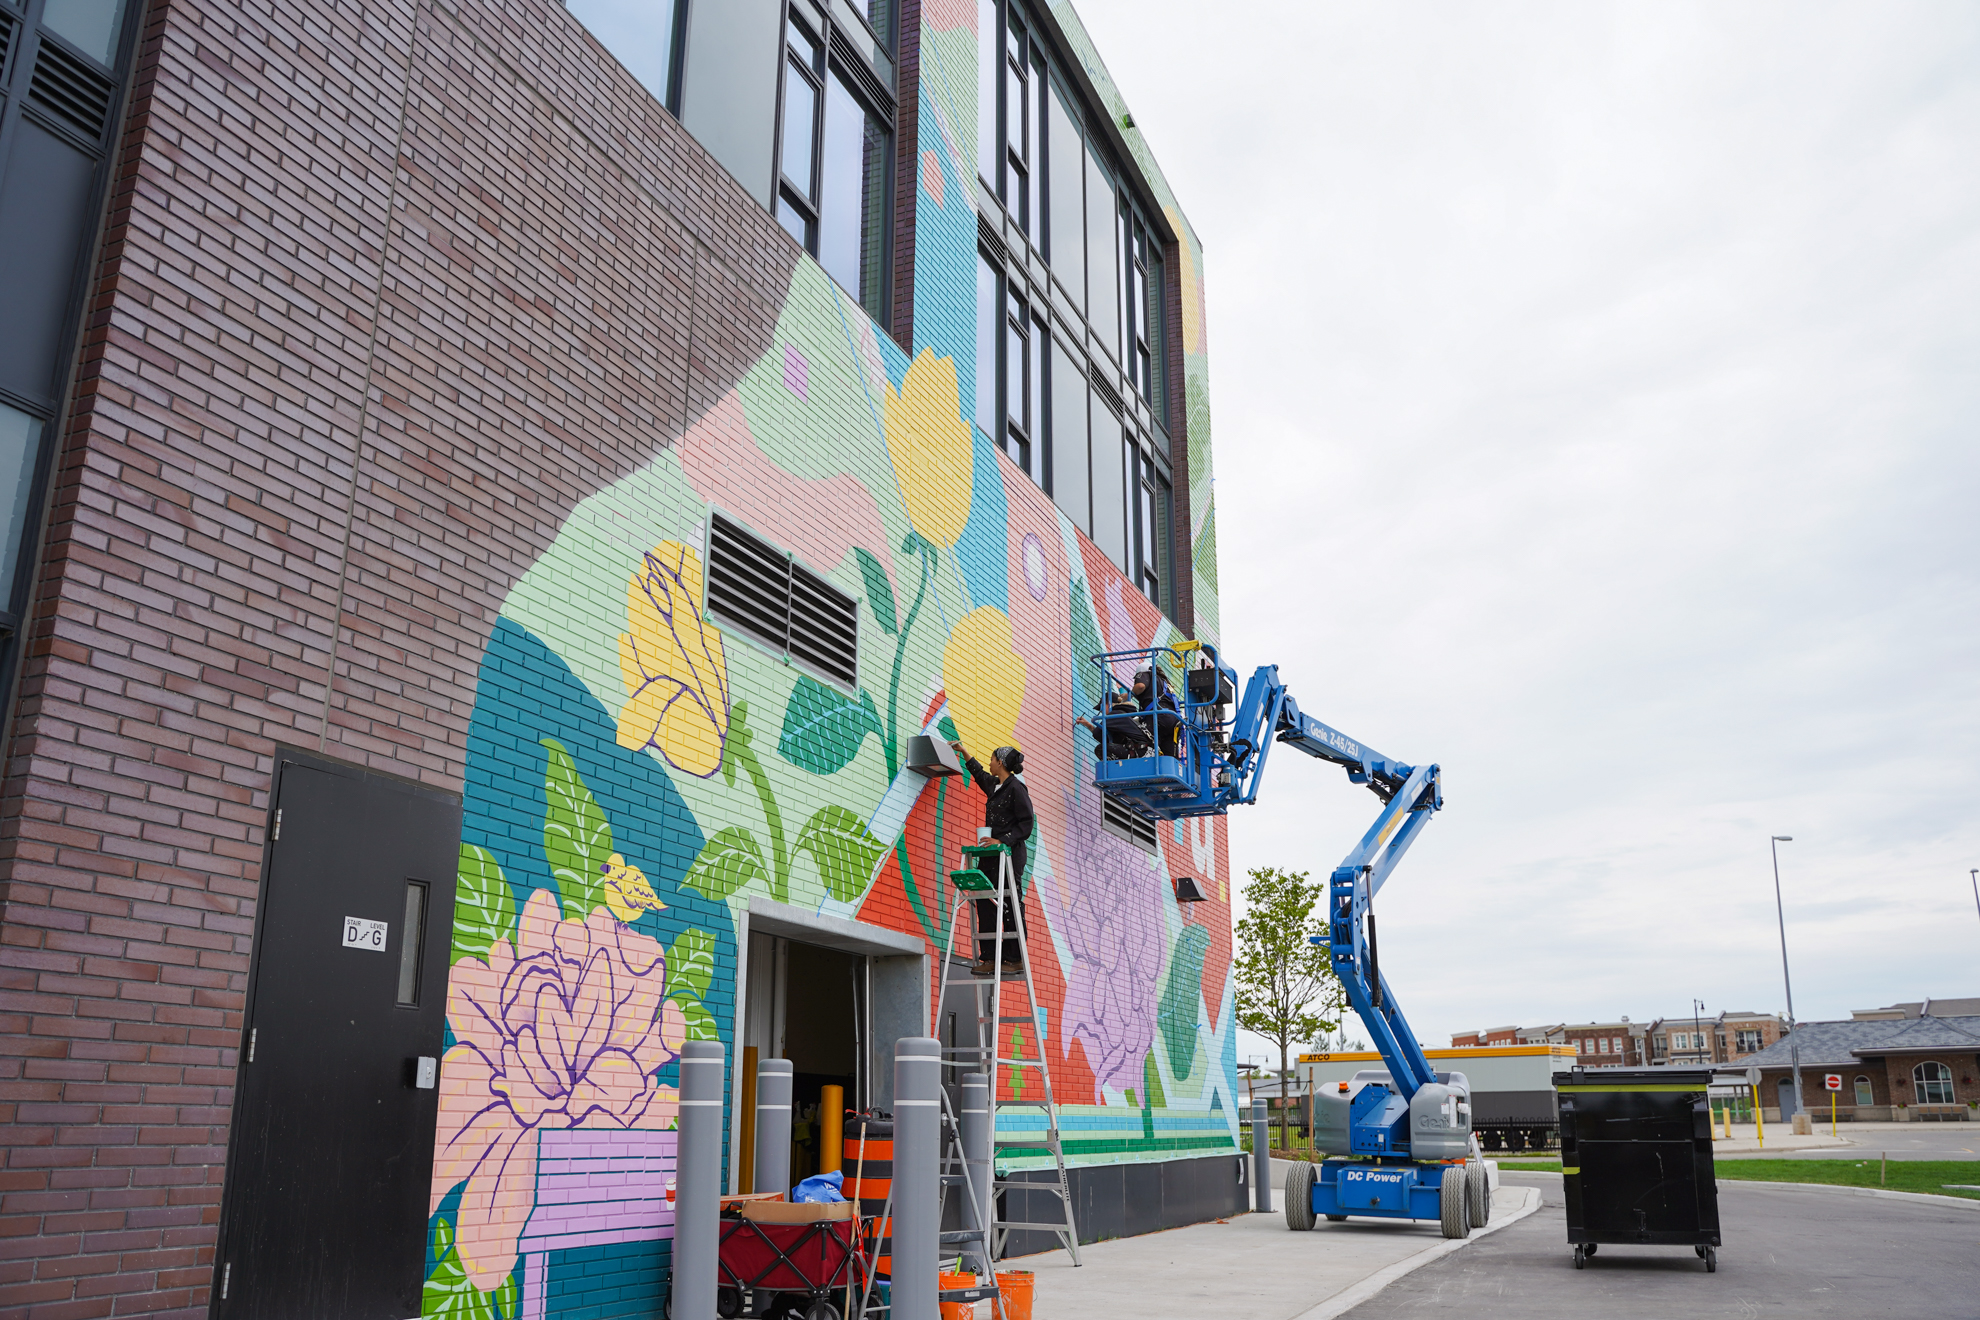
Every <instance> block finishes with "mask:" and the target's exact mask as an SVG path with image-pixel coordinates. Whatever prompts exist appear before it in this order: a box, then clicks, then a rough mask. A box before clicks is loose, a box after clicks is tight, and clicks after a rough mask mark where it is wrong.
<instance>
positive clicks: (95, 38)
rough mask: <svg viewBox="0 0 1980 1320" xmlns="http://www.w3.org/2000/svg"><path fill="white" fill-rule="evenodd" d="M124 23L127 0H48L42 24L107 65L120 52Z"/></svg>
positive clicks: (43, 12)
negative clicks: (119, 34) (118, 37)
mask: <svg viewBox="0 0 1980 1320" xmlns="http://www.w3.org/2000/svg"><path fill="white" fill-rule="evenodd" d="M123 25H124V0H48V4H47V6H46V7H45V8H43V9H42V11H41V26H43V27H45V28H47V29H48V30H49V31H50V32H53V33H55V34H56V35H57V36H60V37H61V38H62V39H64V40H65V41H67V42H69V43H70V44H71V45H73V46H75V47H76V48H77V49H79V50H81V51H82V52H83V53H84V54H86V55H89V56H91V57H92V58H94V59H95V60H96V61H97V62H98V63H99V64H104V65H108V64H109V63H110V61H111V60H112V58H114V57H115V55H116V53H117V33H118V31H119V29H121V28H122V27H123Z"/></svg>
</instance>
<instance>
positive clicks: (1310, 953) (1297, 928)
mask: <svg viewBox="0 0 1980 1320" xmlns="http://www.w3.org/2000/svg"><path fill="white" fill-rule="evenodd" d="M1249 876H1250V878H1249V879H1248V880H1247V881H1246V882H1245V886H1244V901H1245V915H1244V916H1243V917H1242V918H1241V919H1240V920H1239V921H1238V923H1237V963H1236V971H1237V1019H1238V1025H1239V1026H1241V1027H1243V1028H1244V1029H1245V1030H1246V1031H1250V1032H1255V1033H1257V1034H1258V1035H1260V1036H1264V1037H1265V1038H1267V1039H1268V1040H1271V1041H1273V1042H1274V1043H1275V1044H1277V1045H1278V1047H1279V1076H1280V1078H1281V1079H1284V1078H1285V1077H1286V1072H1287V1062H1288V1061H1287V1056H1288V1054H1289V1053H1290V1052H1291V1048H1292V1044H1293V1042H1294V1041H1307V1040H1312V1039H1313V1038H1314V1037H1315V1036H1318V1035H1320V1034H1321V1033H1323V1032H1330V1031H1333V1030H1335V1029H1336V1028H1337V1027H1339V1026H1340V1019H1341V1015H1342V1013H1343V1011H1344V1010H1345V1009H1346V1007H1347V994H1346V992H1345V991H1344V990H1343V989H1342V988H1341V983H1340V981H1339V980H1337V979H1336V978H1335V976H1334V969H1333V968H1332V966H1330V965H1329V962H1328V958H1327V947H1326V944H1325V940H1326V937H1327V920H1326V912H1327V906H1326V897H1327V884H1326V881H1324V880H1321V881H1311V880H1308V879H1307V873H1306V872H1304V871H1281V870H1279V869H1278V868H1276V867H1270V866H1263V867H1258V868H1256V869H1254V870H1252V871H1251V872H1249ZM1316 937H1317V938H1319V939H1320V940H1321V941H1322V943H1320V944H1318V945H1315V944H1313V943H1312V942H1311V941H1312V940H1313V939H1314V938H1316ZM1282 1094H1283V1092H1282ZM1279 1124H1280V1137H1281V1141H1282V1143H1283V1140H1284V1130H1285V1111H1284V1110H1283V1109H1282V1110H1281V1111H1280V1118H1279Z"/></svg>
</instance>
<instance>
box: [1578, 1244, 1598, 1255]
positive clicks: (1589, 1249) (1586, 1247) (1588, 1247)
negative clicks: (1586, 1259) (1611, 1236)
mask: <svg viewBox="0 0 1980 1320" xmlns="http://www.w3.org/2000/svg"><path fill="white" fill-rule="evenodd" d="M1601 1245H1602V1244H1601V1243H1599V1242H1587V1243H1583V1244H1582V1248H1581V1250H1582V1252H1583V1253H1584V1254H1585V1255H1589V1256H1592V1255H1594V1254H1595V1248H1597V1247H1599V1246H1601Z"/></svg>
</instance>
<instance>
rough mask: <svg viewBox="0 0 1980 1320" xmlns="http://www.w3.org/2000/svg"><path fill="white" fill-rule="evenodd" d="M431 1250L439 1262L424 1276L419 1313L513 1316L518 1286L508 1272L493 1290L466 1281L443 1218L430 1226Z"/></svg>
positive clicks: (506, 1319)
mask: <svg viewBox="0 0 1980 1320" xmlns="http://www.w3.org/2000/svg"><path fill="white" fill-rule="evenodd" d="M433 1254H434V1255H435V1256H436V1257H438V1258H439V1261H440V1264H439V1266H438V1268H436V1269H435V1270H434V1271H433V1275H432V1277H431V1278H429V1279H427V1281H426V1286H425V1288H424V1289H423V1290H422V1296H421V1297H420V1304H419V1313H420V1315H421V1316H424V1317H432V1316H444V1317H447V1320H515V1316H516V1314H517V1312H518V1311H519V1310H520V1309H521V1306H520V1301H521V1298H520V1296H519V1294H520V1292H521V1289H519V1288H518V1287H517V1286H516V1276H515V1275H514V1274H513V1273H511V1274H510V1275H509V1277H508V1278H506V1279H504V1280H502V1286H501V1287H499V1288H497V1289H496V1290H495V1291H494V1292H482V1291H481V1290H480V1289H478V1288H476V1287H475V1286H474V1284H472V1283H470V1282H469V1281H468V1276H467V1267H466V1266H465V1265H463V1264H461V1253H460V1249H459V1247H458V1245H457V1244H456V1243H455V1241H454V1226H453V1225H452V1224H451V1223H449V1222H448V1221H447V1220H445V1219H442V1220H440V1221H439V1222H438V1223H437V1224H435V1225H434V1228H433Z"/></svg>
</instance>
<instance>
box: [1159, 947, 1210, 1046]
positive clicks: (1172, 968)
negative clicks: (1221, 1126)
mask: <svg viewBox="0 0 1980 1320" xmlns="http://www.w3.org/2000/svg"><path fill="white" fill-rule="evenodd" d="M1209 951H1210V931H1209V930H1208V928H1206V927H1203V926H1184V927H1183V928H1182V933H1181V934H1179V935H1177V936H1176V944H1175V947H1174V948H1173V949H1171V950H1170V951H1169V979H1168V982H1167V984H1165V985H1164V986H1163V987H1162V1001H1161V1004H1160V1006H1159V1007H1158V1008H1157V1009H1156V1010H1155V1021H1156V1023H1157V1024H1158V1025H1159V1026H1160V1028H1161V1031H1162V1046H1163V1048H1164V1049H1166V1050H1167V1051H1168V1053H1169V1071H1170V1072H1172V1073H1174V1074H1175V1077H1176V1080H1177V1081H1179V1082H1181V1081H1187V1080H1188V1079H1189V1074H1190V1070H1191V1069H1193V1068H1194V1067H1195V1066H1196V1001H1197V999H1198V997H1199V996H1200V995H1201V994H1202V993H1203V955H1204V954H1206V953H1208V952H1209ZM1150 1067H1153V1064H1152V1063H1151V1064H1150Z"/></svg>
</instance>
